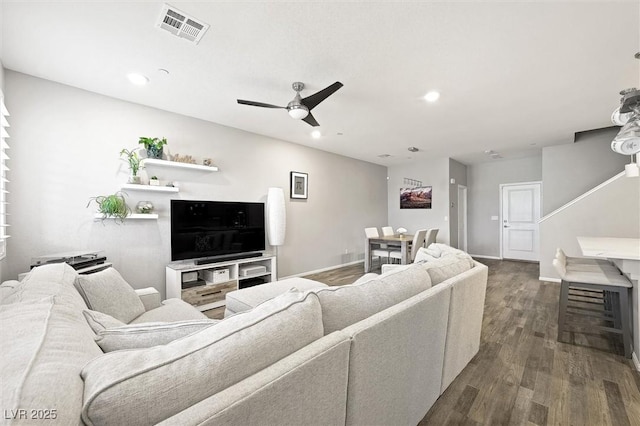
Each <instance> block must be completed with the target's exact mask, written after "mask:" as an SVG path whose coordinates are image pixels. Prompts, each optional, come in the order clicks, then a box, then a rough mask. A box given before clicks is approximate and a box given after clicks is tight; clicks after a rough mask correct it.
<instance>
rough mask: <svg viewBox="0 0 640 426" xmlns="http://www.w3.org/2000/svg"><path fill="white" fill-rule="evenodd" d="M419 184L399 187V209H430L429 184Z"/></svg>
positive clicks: (430, 189)
mask: <svg viewBox="0 0 640 426" xmlns="http://www.w3.org/2000/svg"><path fill="white" fill-rule="evenodd" d="M419 184H420V185H419V186H414V187H410V188H400V208H401V209H430V208H431V191H432V188H431V187H430V186H422V182H420V183H419Z"/></svg>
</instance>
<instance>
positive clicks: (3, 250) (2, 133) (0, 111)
mask: <svg viewBox="0 0 640 426" xmlns="http://www.w3.org/2000/svg"><path fill="white" fill-rule="evenodd" d="M9 115H10V114H9V111H8V110H7V107H6V106H5V103H4V93H2V91H0V259H4V258H5V257H6V255H7V238H9V233H8V232H7V228H8V227H9V223H8V220H7V204H8V203H7V194H8V193H9V191H8V189H7V184H8V183H9V180H8V179H7V172H8V171H9V168H8V167H7V161H8V160H9V155H8V154H7V151H8V150H9V143H8V142H7V139H9V131H8V130H7V129H8V128H9V127H11V126H10V125H9V120H8V118H7V117H9Z"/></svg>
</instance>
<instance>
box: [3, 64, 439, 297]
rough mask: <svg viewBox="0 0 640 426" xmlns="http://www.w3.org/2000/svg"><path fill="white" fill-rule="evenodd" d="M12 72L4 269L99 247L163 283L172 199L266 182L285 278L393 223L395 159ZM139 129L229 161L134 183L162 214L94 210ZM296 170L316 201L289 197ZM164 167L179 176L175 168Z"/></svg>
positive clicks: (331, 262)
mask: <svg viewBox="0 0 640 426" xmlns="http://www.w3.org/2000/svg"><path fill="white" fill-rule="evenodd" d="M5 78H6V94H7V99H8V107H9V108H10V111H11V126H12V127H11V130H12V134H11V136H12V137H11V141H12V150H11V151H12V155H11V158H12V159H11V162H12V164H13V167H12V171H11V178H12V179H11V193H10V194H9V201H10V205H9V210H10V213H11V214H12V216H11V225H12V233H11V234H12V238H11V239H10V240H9V245H8V262H7V263H6V264H5V267H4V268H3V271H2V272H3V273H2V279H3V280H6V279H15V277H16V276H17V274H18V273H20V272H24V271H26V270H28V266H29V264H30V261H31V258H32V257H33V256H40V255H44V254H49V253H56V252H64V251H70V250H78V249H102V250H104V251H105V253H106V255H107V256H108V258H109V260H110V261H112V262H113V263H114V266H115V267H116V268H117V269H118V270H119V271H120V272H121V273H122V274H123V276H124V277H125V279H127V280H128V281H129V282H130V283H131V284H132V285H133V286H134V287H136V288H141V287H146V286H153V287H156V288H157V289H158V290H160V291H161V293H162V294H164V276H165V265H166V264H167V263H168V262H169V261H170V221H169V204H170V203H169V200H170V199H171V198H180V199H196V200H199V199H202V200H228V201H265V198H266V194H267V189H268V188H269V187H272V186H277V187H282V188H284V189H285V194H286V212H287V237H286V241H285V244H284V245H283V246H281V247H279V249H278V254H279V259H278V266H279V274H278V275H279V276H281V277H282V276H289V275H295V274H299V273H303V272H306V271H313V270H318V269H324V268H329V267H332V266H337V265H341V264H345V263H349V262H354V261H357V260H361V259H363V251H364V231H363V229H364V228H365V227H366V226H371V225H372V224H375V225H383V224H385V225H386V224H387V222H388V216H387V169H386V167H383V166H380V165H376V164H372V163H367V162H363V161H359V160H354V159H351V158H347V157H343V156H339V155H336V154H332V153H328V152H324V151H320V150H316V149H313V148H309V147H304V146H301V145H296V144H292V143H288V142H284V141H281V140H276V139H272V138H268V137H265V136H260V135H256V134H253V133H248V132H245V131H241V130H237V129H233V128H229V127H224V126H221V125H217V124H214V123H211V122H207V121H202V120H198V119H194V118H189V117H185V116H182V115H177V114H173V113H169V112H166V111H161V110H157V109H153V108H149V107H145V106H141V105H138V104H133V103H129V102H124V101H121V100H117V99H113V98H109V97H105V96H102V95H99V94H96V93H91V92H87V91H83V90H79V89H76V88H72V87H69V86H65V85H62V84H57V83H53V82H50V81H46V80H42V79H38V78H35V77H31V76H27V75H24V74H20V73H16V72H13V71H7V72H6V76H5ZM132 90H134V89H132ZM135 90H138V89H135ZM299 125H304V123H296V122H293V121H292V122H291V126H299ZM140 136H150V137H156V136H157V137H166V138H167V139H168V141H169V144H168V150H169V151H170V152H171V153H174V154H175V153H179V154H182V155H185V154H189V155H192V156H194V157H195V158H198V159H202V158H212V159H213V163H214V164H215V165H217V166H218V167H219V168H220V171H219V172H217V173H205V174H197V175H195V176H193V177H190V178H189V179H185V180H183V181H179V182H178V184H179V187H180V193H179V194H154V193H147V192H134V191H128V197H127V199H128V202H129V205H130V206H132V207H133V206H135V204H136V203H137V202H138V201H140V200H149V201H151V202H152V203H153V204H154V205H155V207H156V211H157V213H158V214H159V215H160V219H159V220H158V221H149V220H144V221H127V222H125V224H124V225H118V224H116V223H114V222H113V221H105V222H104V223H102V222H100V221H94V220H93V214H94V211H95V206H90V207H89V208H86V205H87V202H88V201H89V198H90V197H93V196H96V195H104V194H111V193H114V192H115V191H118V190H119V189H120V186H121V184H123V183H125V182H126V180H127V176H128V171H127V165H126V163H125V162H124V161H122V160H121V159H120V158H119V155H118V154H119V152H120V150H121V149H122V148H136V147H137V146H138V138H139V137H140ZM320 143H321V142H320ZM345 143H347V142H345ZM290 171H298V172H305V173H308V174H309V191H308V193H309V198H308V200H290V199H289V189H288V187H289V172H290ZM158 177H159V178H160V180H161V181H166V180H173V179H172V177H171V174H170V173H167V175H165V176H158ZM440 193H442V192H440ZM398 222H399V221H398ZM267 248H268V249H269V247H268V246H267Z"/></svg>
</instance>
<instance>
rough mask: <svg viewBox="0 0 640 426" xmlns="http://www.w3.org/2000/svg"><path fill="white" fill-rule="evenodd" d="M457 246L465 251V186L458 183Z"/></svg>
mask: <svg viewBox="0 0 640 426" xmlns="http://www.w3.org/2000/svg"><path fill="white" fill-rule="evenodd" d="M458 248H459V249H460V250H464V251H467V187H466V186H463V185H458Z"/></svg>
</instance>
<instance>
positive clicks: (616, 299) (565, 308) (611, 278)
mask: <svg viewBox="0 0 640 426" xmlns="http://www.w3.org/2000/svg"><path fill="white" fill-rule="evenodd" d="M553 266H554V267H555V268H556V270H557V271H558V273H559V274H560V277H561V279H562V282H561V288H560V304H559V308H558V339H557V340H558V341H559V342H562V333H563V331H564V330H565V326H566V325H567V314H570V315H571V316H583V317H590V318H599V319H601V320H603V321H605V322H607V323H610V326H607V325H601V326H598V325H593V324H588V325H586V326H588V327H589V328H592V329H597V330H601V331H606V332H609V333H615V334H622V343H623V345H624V356H625V357H626V358H631V316H630V314H629V312H630V304H629V292H630V289H631V286H632V285H631V281H629V280H628V279H627V278H626V277H625V276H624V275H621V274H620V271H619V270H616V271H611V270H609V269H608V268H602V269H601V271H600V272H597V271H581V270H570V269H568V268H567V263H566V261H563V260H562V259H559V258H556V259H554V260H553ZM579 304H590V305H596V307H598V308H586V307H583V306H580V305H579ZM569 309H571V310H569ZM576 325H579V324H576Z"/></svg>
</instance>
